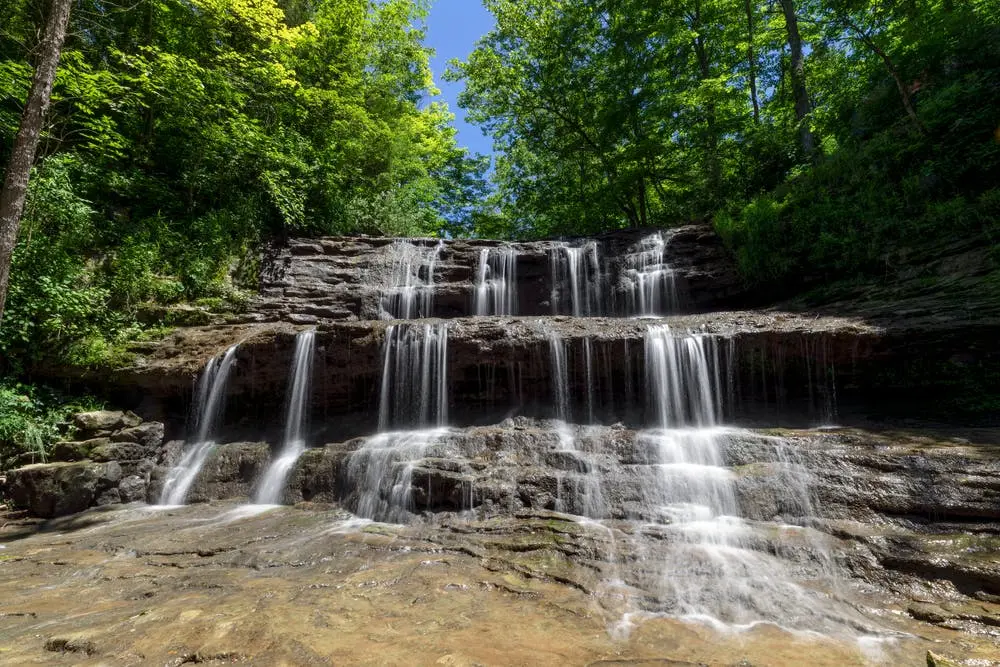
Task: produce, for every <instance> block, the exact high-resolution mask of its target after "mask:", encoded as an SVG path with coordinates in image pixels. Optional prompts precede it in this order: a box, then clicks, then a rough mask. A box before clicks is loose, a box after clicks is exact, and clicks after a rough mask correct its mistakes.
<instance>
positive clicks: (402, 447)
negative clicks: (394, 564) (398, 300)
mask: <svg viewBox="0 0 1000 667" xmlns="http://www.w3.org/2000/svg"><path fill="white" fill-rule="evenodd" d="M382 357H383V362H382V379H381V392H380V399H379V433H378V434H377V435H374V436H371V437H368V438H365V439H364V441H363V443H362V445H361V446H360V447H359V448H358V449H357V450H356V451H355V452H354V453H353V454H351V456H350V459H349V462H348V466H347V474H348V478H349V479H351V480H352V482H353V484H354V486H355V487H356V494H357V502H356V503H355V505H356V506H355V512H356V513H357V514H358V515H359V516H361V517H364V518H368V519H377V520H380V521H405V520H406V519H407V517H409V516H410V512H411V510H412V507H413V506H412V497H411V494H412V489H411V486H412V484H411V480H412V474H413V470H414V467H415V465H416V464H417V463H418V462H419V461H420V460H421V459H423V458H424V457H425V456H426V455H427V452H428V449H429V448H430V447H432V446H434V445H435V444H437V443H438V442H439V440H440V438H441V437H442V436H443V435H445V434H446V433H447V432H448V430H447V429H446V428H444V426H445V424H446V423H447V420H448V323H447V322H438V323H434V324H423V325H420V324H396V325H393V326H390V327H389V328H387V329H386V332H385V343H384V344H383V347H382ZM407 428H409V429H416V430H400V429H407Z"/></svg>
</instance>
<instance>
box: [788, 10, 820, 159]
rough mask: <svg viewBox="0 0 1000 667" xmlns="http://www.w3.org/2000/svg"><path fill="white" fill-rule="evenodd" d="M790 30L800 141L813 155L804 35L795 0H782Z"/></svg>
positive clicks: (793, 82) (789, 42)
mask: <svg viewBox="0 0 1000 667" xmlns="http://www.w3.org/2000/svg"><path fill="white" fill-rule="evenodd" d="M781 10H782V11H783V12H784V14H785V29H786V30H787V31H788V48H789V49H791V51H792V94H793V95H794V97H795V119H796V120H797V121H798V123H799V141H800V143H801V144H802V151H803V152H804V153H805V154H806V155H809V156H811V155H812V154H813V151H814V149H815V141H814V139H813V134H812V130H811V129H810V128H809V111H810V109H809V94H808V92H807V91H806V59H805V55H803V53H802V36H801V35H799V19H798V17H797V16H796V15H795V0H781Z"/></svg>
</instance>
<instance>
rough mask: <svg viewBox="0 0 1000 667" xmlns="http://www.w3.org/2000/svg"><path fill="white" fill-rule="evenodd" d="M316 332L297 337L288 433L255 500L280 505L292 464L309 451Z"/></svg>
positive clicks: (290, 375)
mask: <svg viewBox="0 0 1000 667" xmlns="http://www.w3.org/2000/svg"><path fill="white" fill-rule="evenodd" d="M315 343H316V331H315V330H314V329H310V330H308V331H302V332H299V334H298V335H296V336H295V354H294V355H293V357H292V368H291V373H290V374H289V376H288V386H289V388H290V389H291V391H290V392H289V395H288V410H287V413H286V415H285V434H284V437H283V438H282V445H281V452H280V454H279V455H278V456H277V457H275V458H274V460H272V461H271V465H270V466H268V469H267V471H266V472H265V473H264V477H263V479H262V480H261V483H260V486H259V487H258V489H257V494H256V496H255V498H254V502H256V503H257V504H260V505H277V504H279V503H280V502H281V498H282V495H283V494H284V490H285V479H286V478H287V477H288V473H289V472H290V471H291V469H292V466H294V465H295V462H296V461H298V460H299V457H300V456H302V453H303V452H304V451H305V450H306V424H307V421H308V420H307V417H308V408H309V397H310V390H311V388H312V368H313V349H314V347H315Z"/></svg>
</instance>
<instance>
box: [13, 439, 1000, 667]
mask: <svg viewBox="0 0 1000 667" xmlns="http://www.w3.org/2000/svg"><path fill="white" fill-rule="evenodd" d="M494 430H499V429H494ZM516 430H520V431H521V432H522V436H521V440H523V442H522V444H523V447H521V448H514V450H513V451H514V456H515V458H516V459H518V460H514V459H509V458H508V460H507V461H506V463H505V464H503V463H501V462H499V461H496V455H495V454H491V453H490V451H489V447H488V443H489V442H491V441H493V442H498V440H497V439H496V437H495V434H494V435H491V432H490V429H487V428H482V429H472V430H469V431H466V432H460V433H456V434H453V435H452V436H451V440H450V441H449V444H448V445H447V446H448V447H449V448H450V449H453V450H462V451H463V452H464V453H465V454H468V455H469V461H471V462H473V463H476V461H475V459H476V456H477V453H478V457H479V460H478V464H477V465H473V466H472V468H470V469H478V470H479V472H480V474H481V475H482V476H483V480H482V483H481V484H478V485H477V486H476V488H477V489H479V490H478V491H477V494H480V495H479V497H477V498H476V501H475V504H476V505H477V507H478V509H475V510H466V511H465V512H461V511H455V510H454V508H451V509H449V508H448V507H447V505H448V503H444V504H443V505H440V506H436V507H435V506H433V504H432V502H431V501H432V500H433V497H431V496H426V495H425V496H423V498H424V502H425V504H424V506H423V507H416V508H415V510H416V511H417V515H415V516H414V517H413V519H412V520H411V521H410V522H409V523H408V524H407V525H399V524H384V523H375V522H371V521H366V520H359V519H356V518H354V516H353V515H351V514H349V513H348V512H347V511H346V510H345V509H344V508H345V507H350V506H351V505H352V501H351V499H350V498H349V497H345V496H346V495H348V494H345V493H344V491H345V489H339V490H338V489H336V488H329V489H327V490H326V491H323V492H320V493H314V497H313V499H312V500H311V501H303V500H301V496H299V502H298V503H297V504H296V505H294V506H285V507H258V506H248V505H240V504H235V503H234V502H233V501H211V502H208V503H203V504H197V505H192V506H187V507H182V508H155V507H148V506H142V505H138V506H137V505H129V506H124V507H123V506H108V507H102V508H96V509H92V510H89V511H87V512H85V513H83V514H77V515H74V516H71V517H66V518H62V519H54V520H51V521H48V522H45V523H39V522H38V520H33V519H28V518H27V517H24V516H21V515H18V514H13V513H11V514H7V515H6V516H5V517H4V524H3V530H2V531H0V541H2V546H3V549H0V565H2V567H0V624H2V627H3V632H2V633H0V635H2V636H3V640H2V641H0V658H2V660H3V661H4V662H8V663H9V664H62V663H65V664H94V665H96V664H123V665H125V664H136V665H138V664H184V663H194V662H205V663H207V664H229V663H246V664H260V665H265V664H266V665H271V664H317V665H318V664H330V663H331V662H332V663H334V664H340V663H343V664H452V665H472V664H524V665H529V664H531V665H535V664H554V665H555V664H686V663H691V664H712V665H735V664H740V665H796V664H804V663H807V664H815V665H851V664H858V665H862V664H887V665H903V664H911V665H916V664H920V663H922V661H923V660H924V657H925V654H926V652H927V651H928V650H931V651H934V652H935V653H937V654H941V655H944V656H948V657H950V658H952V659H955V660H959V661H960V664H968V665H988V664H995V663H997V662H998V661H1000V649H998V648H997V647H998V645H1000V644H998V637H1000V557H998V555H997V554H998V553H1000V550H998V544H997V539H998V538H997V537H996V535H997V534H998V533H1000V530H998V528H1000V526H998V521H1000V512H998V511H997V509H996V508H997V507H998V506H1000V505H998V504H997V502H996V494H997V493H998V490H1000V452H998V447H997V446H996V445H982V444H975V441H974V440H972V441H970V440H964V441H963V440H957V439H954V438H952V439H948V438H942V437H940V435H939V434H935V433H929V432H910V433H900V432H880V433H874V432H865V431H857V430H840V431H781V432H774V431H768V432H757V433H752V432H745V433H743V435H741V436H740V437H739V438H734V439H733V441H732V444H731V449H732V453H731V455H732V456H733V457H734V461H735V459H736V458H738V456H739V452H741V451H742V452H745V455H746V456H751V454H750V453H749V452H752V451H753V450H754V449H755V448H757V449H759V448H760V447H761V446H762V443H766V442H767V441H768V439H773V438H778V437H780V438H782V439H784V441H785V442H790V443H794V445H795V449H796V451H797V452H799V454H800V456H801V458H802V459H803V460H806V461H808V463H809V469H810V470H812V471H814V472H815V475H816V480H815V484H814V485H813V487H814V491H813V499H814V500H813V502H814V507H815V508H816V510H815V511H816V516H815V517H814V518H813V519H812V520H811V522H810V526H811V527H810V528H808V529H802V528H800V529H791V532H790V533H789V534H783V535H781V536H780V540H779V541H776V542H775V545H774V546H773V547H771V548H772V549H777V550H779V551H780V550H781V549H784V550H785V551H787V552H789V553H786V554H785V555H786V557H787V558H789V559H790V560H791V561H796V558H795V556H794V555H789V554H791V552H794V551H795V549H796V548H797V547H795V546H794V545H795V542H796V539H797V538H795V537H794V533H795V531H801V530H808V531H809V532H810V533H812V534H813V535H814V537H813V538H810V539H812V540H813V541H815V539H822V540H824V541H825V542H826V544H825V548H826V549H827V550H828V552H829V553H830V554H831V556H832V559H833V561H834V563H835V566H836V571H837V572H838V573H839V578H838V579H836V580H835V583H836V585H835V587H834V588H830V587H829V583H826V584H817V583H816V579H815V577H814V576H813V575H812V573H811V572H810V569H811V568H812V565H809V559H800V561H796V562H800V565H801V567H799V566H795V567H794V568H793V569H792V570H790V571H791V572H792V573H793V576H798V577H801V578H802V582H801V583H802V585H803V586H806V587H809V586H817V585H822V586H824V587H825V589H824V590H820V591H818V595H820V596H821V599H826V600H828V602H829V609H830V610H836V609H839V611H835V612H834V611H829V613H830V614H832V615H845V616H844V617H845V618H847V617H848V616H849V617H850V619H851V620H850V621H849V624H848V625H849V626H852V627H848V626H842V625H838V626H836V628H835V629H833V630H832V631H831V632H830V633H829V634H828V635H827V636H826V637H822V636H819V635H816V634H813V633H810V632H805V633H803V632H792V631H789V630H785V629H782V628H780V627H779V626H778V625H775V624H769V623H764V624H756V625H752V626H750V627H741V628H736V627H734V626H731V627H728V628H722V627H716V626H713V625H712V624H708V625H706V624H704V623H697V622H695V623H690V622H687V623H685V622H681V621H679V620H676V619H671V618H669V617H666V616H663V615H661V614H660V613H659V612H658V611H657V609H658V607H657V605H658V604H659V603H658V601H657V599H656V585H655V581H656V578H658V577H664V576H669V572H670V571H671V567H673V566H676V565H677V564H676V563H670V562H663V561H662V558H660V559H659V560H658V559H657V557H654V556H653V555H652V554H655V553H658V552H659V551H660V550H662V547H655V546H654V548H652V549H650V548H649V546H650V545H655V544H656V543H657V542H658V541H660V540H662V539H663V535H661V534H658V530H657V529H656V528H655V527H654V526H653V525H651V524H647V523H646V522H644V521H642V520H638V521H637V520H635V519H634V518H629V517H628V516H626V515H627V514H628V513H629V512H628V509H627V508H628V503H629V501H628V498H627V496H628V491H627V487H628V480H627V477H628V473H627V472H620V473H619V479H618V481H617V482H613V481H612V479H611V478H610V477H607V476H606V477H605V483H607V484H608V485H609V489H608V494H607V495H609V496H614V497H617V498H618V501H617V502H618V503H620V504H618V505H615V502H616V501H609V505H610V506H612V507H618V508H619V509H617V510H615V509H612V511H611V514H612V515H613V516H610V517H609V518H607V519H606V520H601V521H595V520H593V519H586V520H584V519H582V518H581V517H580V516H578V515H576V514H566V513H563V512H560V511H557V510H556V509H554V508H556V507H558V505H557V504H556V496H557V494H558V493H559V492H558V491H557V490H556V489H555V488H553V487H552V486H551V485H550V484H549V482H550V481H551V480H552V479H554V478H555V475H556V473H558V472H559V470H560V468H563V469H564V470H563V473H564V474H565V475H567V477H569V476H571V471H570V470H569V468H571V466H569V465H568V464H569V463H570V460H569V459H570V458H571V457H565V456H564V457H562V460H559V457H557V456H555V455H550V456H549V457H548V458H547V459H546V457H545V456H541V457H539V454H538V453H539V452H544V451H552V448H551V447H547V446H545V444H544V443H542V442H541V440H544V439H546V438H549V437H552V436H551V433H550V432H548V431H546V430H545V429H544V428H541V427H540V425H537V424H529V423H521V424H511V425H508V428H507V431H508V432H510V431H516ZM613 431H614V429H612V431H611V432H606V433H604V434H602V435H599V434H596V433H595V434H592V436H591V437H593V438H595V439H600V440H601V441H603V442H605V443H609V446H612V447H616V446H617V447H619V448H620V447H622V446H624V444H623V443H627V442H628V441H629V440H630V437H631V434H627V433H622V432H619V433H618V434H617V436H615V434H614V433H613ZM967 435H969V436H972V437H977V439H979V440H990V439H991V438H992V437H995V435H996V434H994V433H991V432H978V433H969V434H967ZM514 440H517V438H514ZM511 441H512V440H511V438H510V437H507V438H505V439H504V442H505V443H507V446H509V443H510V442H511ZM536 441H537V442H536ZM615 443H618V444H617V445H615ZM255 447H256V446H254V445H245V446H244V445H238V444H233V445H228V446H227V447H225V448H223V449H221V450H220V452H219V454H218V455H217V456H216V457H215V459H214V463H210V464H209V465H207V466H206V471H207V472H206V475H204V476H203V477H202V479H201V481H200V487H199V488H198V489H197V490H196V491H195V495H196V496H197V495H198V494H201V497H202V498H203V499H207V498H208V497H209V496H211V495H213V494H214V495H215V496H216V497H218V496H228V497H233V496H236V497H239V496H240V495H241V493H242V494H243V495H244V497H245V494H246V493H248V489H249V488H250V486H243V487H241V486H240V485H239V484H238V483H236V482H238V479H239V477H240V475H241V474H242V475H246V474H247V467H246V461H247V460H260V461H263V460H266V457H267V454H266V448H265V450H264V451H259V452H258V453H257V454H251V453H250V452H253V451H257V450H256V449H255ZM581 447H582V448H584V449H587V446H585V445H581ZM236 451H239V452H241V453H240V455H238V456H237V455H234V452H236ZM350 451H352V447H351V446H346V447H345V446H344V445H336V446H330V447H328V448H326V450H313V453H314V454H315V456H312V457H305V458H304V459H303V464H302V466H301V467H300V471H299V473H298V476H297V477H296V478H295V479H294V480H293V481H292V482H291V484H290V486H291V488H293V489H296V488H299V489H302V488H308V484H309V483H308V479H309V478H310V477H316V476H317V471H316V470H315V469H312V470H310V466H311V465H312V466H316V465H318V466H319V468H323V465H322V464H318V462H319V461H321V460H323V459H324V458H326V459H330V458H331V457H332V459H334V462H333V463H327V464H326V466H327V467H329V466H331V465H332V466H334V467H336V466H337V465H341V464H342V463H343V461H344V460H345V457H348V456H349V454H350ZM324 452H325V453H324ZM428 454H429V456H428V457H427V458H426V459H424V460H421V461H420V462H418V465H417V474H415V475H414V476H413V477H412V483H413V484H414V487H415V489H419V488H423V489H426V488H435V487H436V488H437V489H438V490H439V493H438V496H437V498H438V500H439V501H440V500H441V499H447V498H449V497H453V495H454V494H449V493H448V488H447V481H448V479H449V476H450V477H451V478H452V479H453V481H454V480H456V479H458V478H459V477H460V475H455V474H454V472H453V471H454V470H455V467H454V466H453V465H452V466H448V465H444V464H445V463H446V462H447V460H451V461H454V460H455V459H456V458H458V457H457V456H456V455H455V453H454V452H453V455H452V457H451V458H450V459H447V460H446V459H444V458H442V457H440V456H433V454H434V452H429V453H428ZM248 457H249V458H248ZM525 457H529V458H533V461H534V462H533V463H532V462H531V461H528V460H527V459H525V460H520V458H525ZM753 458H757V459H760V458H761V457H760V456H759V455H753ZM337 460H339V461H341V463H337V462H336V461H337ZM491 460H492V461H494V462H493V463H492V467H490V465H491V464H490V463H489V462H490V461H491ZM442 465H444V467H443V468H440V467H437V468H436V466H442ZM498 465H500V466H503V465H507V466H508V467H509V472H515V471H516V473H517V475H519V476H520V478H519V479H517V480H514V479H513V478H512V477H511V476H510V475H509V474H504V473H503V472H502V471H501V469H500V468H498V467H497V466H498ZM776 466H779V462H777V461H775V462H773V463H772V464H766V463H764V464H761V463H756V464H754V465H748V466H747V467H746V468H745V469H741V470H740V478H741V481H740V482H739V483H738V488H739V491H738V492H739V494H740V497H741V505H742V506H743V507H745V508H756V509H754V510H753V511H750V512H749V514H750V515H752V516H757V519H756V520H758V521H762V522H766V521H768V520H772V521H771V523H769V524H768V523H764V524H762V526H767V525H772V526H780V521H778V522H777V523H775V522H773V519H775V518H776V517H779V516H780V514H781V512H782V510H781V508H780V507H778V506H775V505H774V504H773V503H774V502H775V501H780V497H779V495H775V493H774V492H773V489H771V490H769V487H768V486H767V485H765V484H762V483H758V482H757V481H755V480H764V479H774V475H775V473H776V470H777V468H776ZM737 467H738V466H737ZM449 468H450V470H449ZM621 475H624V477H621ZM430 477H433V478H434V479H435V484H433V485H429V484H428V479H429V478H430ZM327 478H328V479H332V480H336V479H342V476H340V475H336V474H333V475H327ZM490 478H492V479H494V480H504V479H505V480H507V483H506V484H503V483H499V482H498V483H497V484H495V488H492V489H491V487H490V486H489V484H488V483H487V481H488V479H490ZM546 480H548V481H546ZM303 484H305V486H303ZM457 484H458V486H461V482H457ZM297 485H298V486H297ZM504 487H506V488H508V489H520V492H519V493H520V496H519V497H520V500H519V501H518V502H516V503H515V504H514V505H512V504H511V501H512V499H511V498H504V497H502V493H503V488H504ZM452 491H454V489H452ZM297 493H300V492H293V494H297ZM491 494H495V497H493V498H489V499H488V498H487V497H486V496H490V495H491ZM525 494H527V495H525ZM565 494H566V496H567V498H571V497H572V492H571V491H570V485H569V484H568V483H567V484H566V490H565ZM416 495H417V496H418V497H419V496H420V494H416ZM337 497H343V502H342V503H338V502H334V499H335V498H337ZM487 500H490V502H488V503H487V502H486V501H487ZM515 505H516V506H515ZM491 507H492V508H493V509H492V510H491V509H490V508H491ZM567 509H572V508H567ZM633 514H634V513H633ZM767 530H773V529H767ZM766 534H767V531H766V530H765V531H764V532H763V533H762V535H766ZM815 536H818V538H817V537H815ZM762 539H766V537H765V538H762ZM775 539H776V540H777V539H778V538H777V537H775ZM643 545H645V546H646V549H645V551H644V549H643ZM810 548H811V547H810ZM765 550H766V549H765ZM644 553H647V554H649V555H648V556H643V554H644ZM667 553H669V552H667ZM624 554H629V555H628V556H624ZM788 603H789V604H795V601H794V600H789V601H788ZM804 656H807V658H805V657H804ZM670 661H674V662H670Z"/></svg>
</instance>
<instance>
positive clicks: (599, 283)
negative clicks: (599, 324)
mask: <svg viewBox="0 0 1000 667" xmlns="http://www.w3.org/2000/svg"><path fill="white" fill-rule="evenodd" d="M549 262H550V265H551V270H552V313H553V314H555V315H573V316H574V317H586V316H591V315H600V314H601V307H602V303H603V298H602V296H603V295H602V289H603V286H604V282H603V276H602V275H601V257H600V248H599V247H598V244H597V242H595V241H590V242H589V243H586V244H584V245H582V246H570V245H568V244H560V245H558V246H556V247H555V248H553V249H552V250H551V251H550V255H549Z"/></svg>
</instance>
